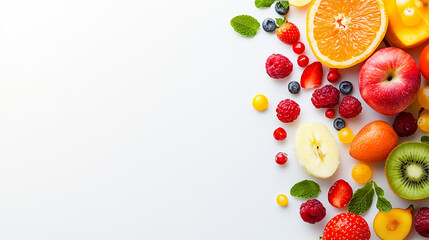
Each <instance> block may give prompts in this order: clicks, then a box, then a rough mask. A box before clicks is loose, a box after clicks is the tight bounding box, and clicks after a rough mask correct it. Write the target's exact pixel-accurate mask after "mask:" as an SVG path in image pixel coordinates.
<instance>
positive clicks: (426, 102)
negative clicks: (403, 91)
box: [418, 86, 429, 109]
mask: <svg viewBox="0 0 429 240" xmlns="http://www.w3.org/2000/svg"><path fill="white" fill-rule="evenodd" d="M418 99H419V103H420V106H422V108H425V109H429V86H426V87H424V88H422V89H420V92H419V95H418Z"/></svg>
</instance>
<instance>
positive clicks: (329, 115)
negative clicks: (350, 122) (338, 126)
mask: <svg viewBox="0 0 429 240" xmlns="http://www.w3.org/2000/svg"><path fill="white" fill-rule="evenodd" d="M325 116H326V117H327V118H333V117H334V116H335V109H332V108H330V109H328V110H326V112H325Z"/></svg>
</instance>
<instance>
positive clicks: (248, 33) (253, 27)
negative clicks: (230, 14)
mask: <svg viewBox="0 0 429 240" xmlns="http://www.w3.org/2000/svg"><path fill="white" fill-rule="evenodd" d="M231 26H232V27H233V28H234V30H235V31H236V32H238V33H240V34H241V35H243V36H245V37H253V36H255V35H256V34H257V33H258V29H259V27H260V26H261V24H259V22H258V20H256V19H255V18H254V17H252V16H249V15H239V16H236V17H234V18H233V19H231Z"/></svg>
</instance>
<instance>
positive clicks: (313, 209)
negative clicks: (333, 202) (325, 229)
mask: <svg viewBox="0 0 429 240" xmlns="http://www.w3.org/2000/svg"><path fill="white" fill-rule="evenodd" d="M299 214H300V215H301V218H302V220H304V222H308V223H311V224H314V223H317V222H319V221H321V220H322V219H323V218H324V217H325V216H326V208H325V207H324V206H323V205H322V203H321V202H320V201H319V200H317V199H311V200H308V201H307V202H305V203H303V204H301V207H300V208H299Z"/></svg>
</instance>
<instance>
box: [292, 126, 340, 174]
mask: <svg viewBox="0 0 429 240" xmlns="http://www.w3.org/2000/svg"><path fill="white" fill-rule="evenodd" d="M295 154H296V157H297V159H298V161H299V163H300V165H301V166H302V167H303V168H304V170H305V171H306V172H307V173H308V174H310V175H312V176H314V177H319V178H328V177H330V176H332V174H334V173H335V171H336V170H337V168H338V164H339V150H338V145H337V142H336V141H335V138H334V136H333V135H332V134H331V132H330V131H329V129H328V128H327V127H325V126H324V125H322V124H320V123H304V124H302V125H301V126H299V127H298V129H297V130H296V132H295Z"/></svg>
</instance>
